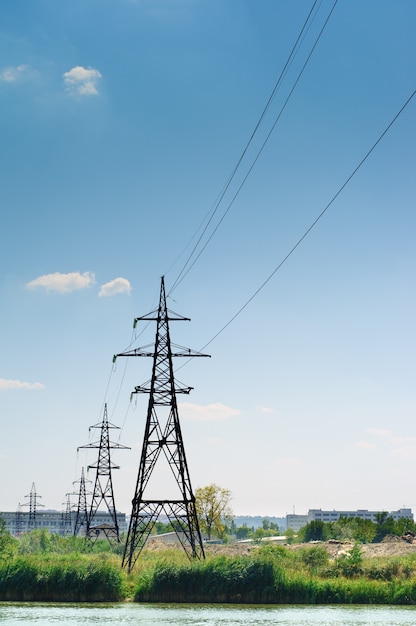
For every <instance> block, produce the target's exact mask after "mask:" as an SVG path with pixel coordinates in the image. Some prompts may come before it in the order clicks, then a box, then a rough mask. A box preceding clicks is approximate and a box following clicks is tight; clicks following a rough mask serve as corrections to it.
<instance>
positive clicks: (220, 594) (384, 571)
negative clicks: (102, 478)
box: [134, 545, 416, 605]
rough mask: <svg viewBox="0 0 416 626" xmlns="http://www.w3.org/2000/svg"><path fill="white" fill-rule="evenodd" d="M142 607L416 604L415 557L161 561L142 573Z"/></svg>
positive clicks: (279, 555)
mask: <svg viewBox="0 0 416 626" xmlns="http://www.w3.org/2000/svg"><path fill="white" fill-rule="evenodd" d="M134 599H135V600H136V601H138V602H208V603H212V602H221V603H227V602H228V603H250V604H256V603H258V604H268V603H271V604H286V603H287V604H332V603H337V604H403V605H410V604H415V603H416V554H412V555H409V556H406V557H397V558H389V559H374V558H373V559H364V558H363V556H362V554H361V550H360V547H359V546H358V545H356V546H354V547H353V548H352V549H351V550H349V551H348V552H346V553H344V554H342V555H340V556H339V557H337V558H336V559H333V560H330V558H329V556H328V553H327V551H326V550H325V548H324V547H322V546H319V545H318V546H312V547H307V546H305V547H302V548H299V549H296V550H293V549H290V548H288V547H283V546H273V545H265V546H262V547H258V548H257V549H255V550H253V551H252V552H251V553H250V556H248V557H247V556H246V557H244V556H232V557H230V556H215V557H208V558H207V560H206V561H195V562H192V563H190V562H186V563H185V562H184V563H182V564H180V563H177V562H176V563H172V562H170V560H169V559H165V558H163V557H160V558H158V559H156V560H155V561H154V562H153V563H149V562H148V563H147V567H144V568H141V569H140V570H139V572H138V578H137V584H136V587H135V595H134Z"/></svg>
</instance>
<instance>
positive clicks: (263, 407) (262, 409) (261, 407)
mask: <svg viewBox="0 0 416 626" xmlns="http://www.w3.org/2000/svg"><path fill="white" fill-rule="evenodd" d="M259 410H260V411H261V412H262V413H274V412H275V411H274V409H271V408H270V407H268V406H259Z"/></svg>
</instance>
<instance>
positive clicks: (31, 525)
mask: <svg viewBox="0 0 416 626" xmlns="http://www.w3.org/2000/svg"><path fill="white" fill-rule="evenodd" d="M41 497H42V496H40V495H39V494H38V493H36V487H35V483H32V488H31V490H30V493H29V494H28V495H26V496H25V498H29V502H25V503H24V504H23V505H22V506H28V507H29V519H28V523H27V530H28V531H29V532H30V531H31V530H34V529H35V528H36V522H37V520H36V512H37V507H38V506H43V504H39V503H38V498H41Z"/></svg>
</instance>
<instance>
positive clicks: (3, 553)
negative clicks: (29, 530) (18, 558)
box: [0, 515, 17, 559]
mask: <svg viewBox="0 0 416 626" xmlns="http://www.w3.org/2000/svg"><path fill="white" fill-rule="evenodd" d="M16 547H17V540H16V539H15V538H14V537H12V536H11V534H10V532H9V531H8V530H7V528H6V522H5V521H4V519H3V517H1V515H0V559H9V558H10V557H11V556H13V554H14V553H15V552H16Z"/></svg>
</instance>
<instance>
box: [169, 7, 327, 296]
mask: <svg viewBox="0 0 416 626" xmlns="http://www.w3.org/2000/svg"><path fill="white" fill-rule="evenodd" d="M337 1H338V0H335V2H334V4H333V6H332V9H331V11H330V14H329V16H328V17H327V19H326V21H325V24H324V26H323V27H322V29H321V31H320V33H319V35H318V37H317V39H316V40H315V43H314V45H313V48H312V51H311V52H310V53H309V55H308V58H307V61H306V63H305V64H304V66H303V68H302V70H301V72H300V74H299V75H298V78H297V79H296V82H295V85H294V87H293V88H292V90H291V92H290V94H289V96H288V98H287V99H286V102H285V104H284V105H283V107H282V109H281V110H280V113H279V115H278V117H277V119H276V120H275V122H274V124H273V126H272V129H271V131H270V132H269V133H268V135H267V138H266V140H265V141H264V143H263V145H262V147H261V148H260V151H259V152H258V153H257V156H256V157H255V160H254V162H253V163H252V165H251V167H250V168H249V171H248V173H247V174H246V176H245V177H244V179H243V182H242V183H241V185H240V187H239V188H238V190H237V193H236V194H235V195H234V197H233V199H232V200H231V202H230V203H229V204H228V206H227V208H226V210H225V212H224V213H223V215H222V218H221V219H220V221H219V223H218V224H217V226H216V227H215V229H214V230H213V232H212V233H211V235H210V237H209V238H208V240H207V241H206V242H205V244H204V246H203V247H202V249H201V250H200V252H199V254H198V255H197V256H196V258H195V259H194V260H193V262H192V263H191V260H192V258H193V257H194V255H195V253H196V251H197V248H198V246H199V245H200V243H201V241H202V239H203V237H204V235H205V233H206V232H207V230H208V228H209V226H210V224H211V222H212V220H213V219H214V217H215V215H216V213H217V211H218V209H219V207H220V205H221V203H222V201H223V199H224V196H225V194H226V193H227V191H228V189H229V187H230V185H231V183H232V181H233V179H234V178H235V176H236V174H237V172H238V170H239V168H240V166H241V163H242V161H243V159H244V157H245V155H246V153H247V151H248V149H249V147H250V145H251V143H252V141H253V139H254V137H255V135H256V134H257V132H258V130H259V127H260V125H261V123H262V121H263V119H264V117H265V115H266V113H267V111H268V109H269V108H270V105H271V103H272V101H273V99H274V97H275V95H276V93H277V91H278V90H279V88H280V86H281V83H282V81H283V78H284V77H285V75H286V73H287V70H288V68H289V66H290V65H291V63H292V61H293V59H294V57H295V56H296V54H297V52H298V50H299V47H300V45H301V41H302V38H303V36H304V34H305V31H306V30H307V28H308V27H309V26H310V23H311V21H312V19H313V14H314V10H315V7H316V4H317V2H318V0H314V2H313V4H312V7H311V9H310V11H309V13H308V15H307V17H306V19H305V21H304V23H303V26H302V28H301V30H300V32H299V34H298V36H297V38H296V41H295V43H294V45H293V47H292V49H291V51H290V54H289V56H288V58H287V60H286V62H285V64H284V66H283V69H282V70H281V72H280V75H279V78H278V79H277V82H276V84H275V86H274V87H273V90H272V92H271V94H270V96H269V99H268V101H267V103H266V105H265V107H264V109H263V111H262V113H261V115H260V117H259V119H258V121H257V123H256V125H255V127H254V130H253V131H252V133H251V135H250V138H249V140H248V141H247V143H246V146H245V148H244V150H243V152H242V153H241V156H240V158H239V159H238V161H237V163H236V165H235V167H234V169H233V171H232V172H231V174H230V176H229V178H228V180H227V182H226V184H225V185H224V187H223V189H222V191H221V193H220V195H219V197H218V199H217V201H216V203H215V204H214V207H213V209H212V210H211V212H210V214H208V216H207V217H208V221H207V223H206V225H205V227H204V228H203V230H202V233H201V234H200V236H199V237H198V239H197V242H196V243H195V245H194V247H193V249H192V251H191V253H190V254H189V256H188V258H187V260H186V261H185V263H184V265H183V267H182V269H181V270H180V272H179V274H178V276H177V277H176V279H175V281H174V282H173V284H172V287H171V289H170V291H169V294H171V293H172V292H173V291H174V290H175V289H176V287H177V286H178V285H179V284H180V283H181V282H182V280H183V279H184V278H185V276H186V275H187V274H188V272H189V271H190V270H191V268H192V267H193V266H194V265H195V263H196V261H197V260H198V259H199V257H200V256H201V254H202V253H203V251H204V250H205V248H206V247H207V245H208V243H209V242H210V241H211V239H212V237H213V236H214V234H215V232H216V231H217V230H218V228H219V226H220V224H221V223H222V221H223V219H224V217H225V215H226V214H227V213H228V211H229V209H230V208H231V206H232V204H233V203H234V201H235V198H236V197H237V195H238V193H239V192H240V190H241V188H242V186H243V185H244V183H245V181H246V180H247V177H248V176H249V174H250V173H251V171H252V169H253V167H254V165H255V163H256V161H257V159H258V158H259V156H260V154H261V152H262V151H263V148H264V147H265V145H266V143H267V141H268V139H269V137H270V135H271V133H272V131H273V130H274V128H275V126H276V124H277V122H278V120H279V119H280V117H281V115H282V113H283V110H284V109H285V108H286V105H287V103H288V101H289V99H290V97H291V95H292V93H293V91H294V89H295V87H296V85H297V83H298V81H299V79H300V77H301V75H302V73H303V71H304V69H305V67H306V65H307V63H308V61H309V59H310V57H311V55H312V52H313V51H314V49H315V47H316V45H317V43H318V41H319V39H320V37H321V35H322V33H323V30H324V29H325V26H326V24H327V22H328V20H329V17H330V16H331V14H332V12H333V10H334V8H335V5H336V4H337ZM207 217H206V218H205V219H207ZM204 221H205V220H204Z"/></svg>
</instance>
